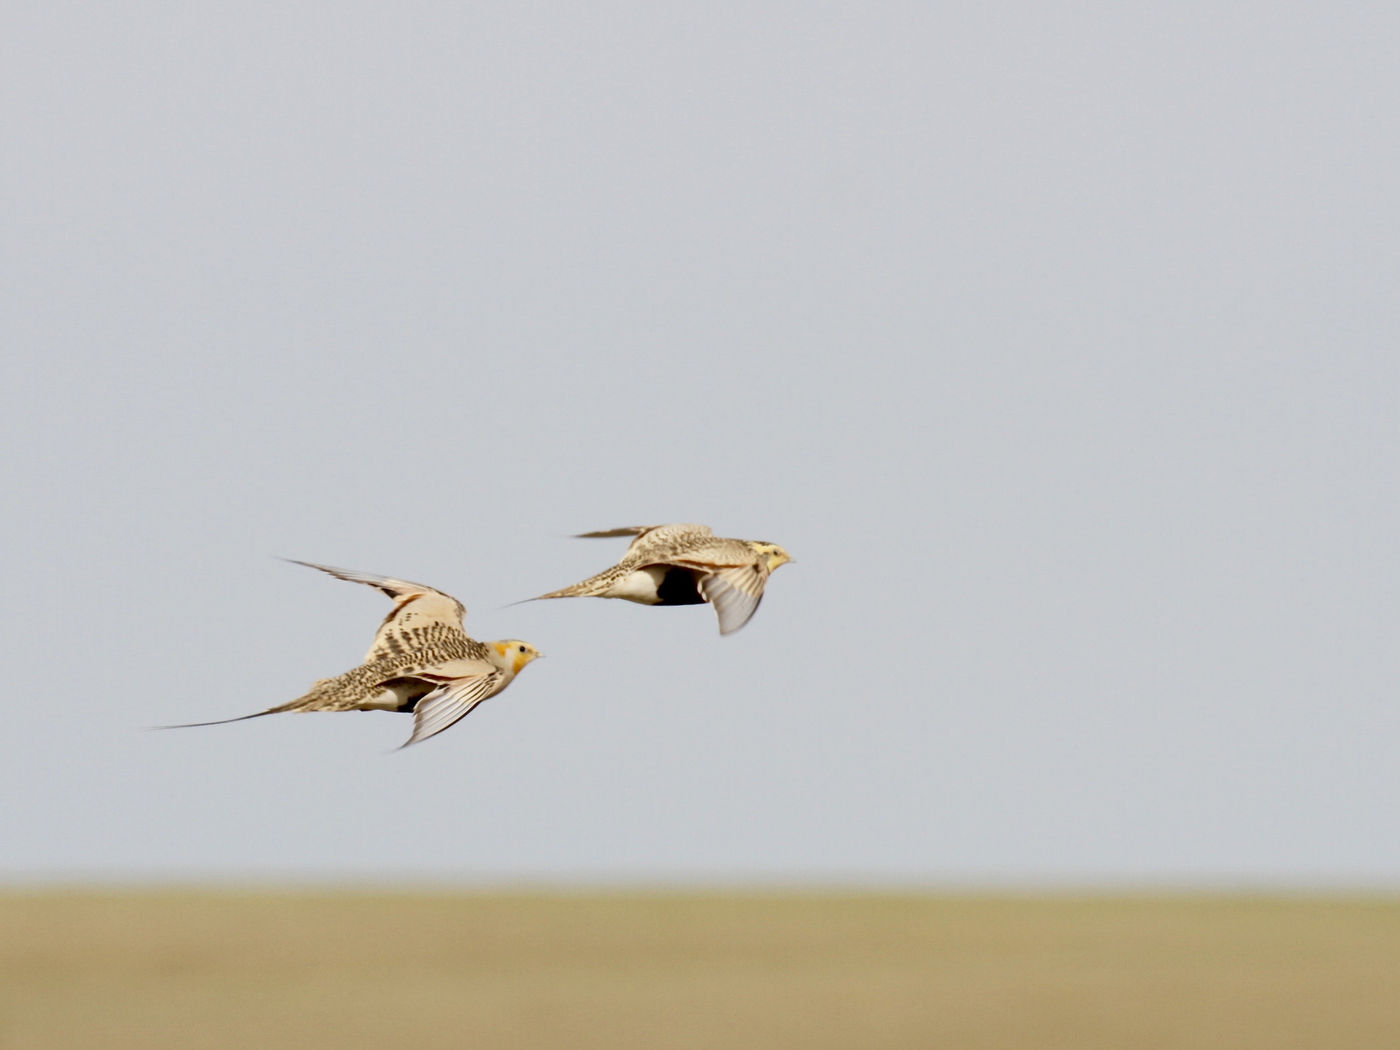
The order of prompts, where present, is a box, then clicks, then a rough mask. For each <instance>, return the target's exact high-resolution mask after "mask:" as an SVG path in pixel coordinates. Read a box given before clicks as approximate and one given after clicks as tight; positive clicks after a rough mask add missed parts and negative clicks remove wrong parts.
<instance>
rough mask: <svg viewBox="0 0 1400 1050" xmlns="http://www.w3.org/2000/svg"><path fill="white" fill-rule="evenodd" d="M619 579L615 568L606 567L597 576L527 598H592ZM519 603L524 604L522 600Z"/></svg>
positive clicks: (532, 600)
mask: <svg viewBox="0 0 1400 1050" xmlns="http://www.w3.org/2000/svg"><path fill="white" fill-rule="evenodd" d="M616 581H617V572H616V570H614V569H605V570H604V571H603V572H600V573H598V574H597V575H596V576H590V577H588V579H586V580H580V581H579V582H578V583H575V584H573V585H572V586H569V587H562V588H560V589H559V590H557V591H550V592H549V593H548V594H537V595H535V597H533V598H526V599H525V601H527V602H538V601H543V600H544V599H545V598H592V597H596V596H597V595H599V594H602V593H603V592H604V591H606V590H607V589H608V588H609V587H610V586H611V585H612V584H613V583H615V582H616ZM516 604H517V605H519V604H522V603H520V602H517V603H516Z"/></svg>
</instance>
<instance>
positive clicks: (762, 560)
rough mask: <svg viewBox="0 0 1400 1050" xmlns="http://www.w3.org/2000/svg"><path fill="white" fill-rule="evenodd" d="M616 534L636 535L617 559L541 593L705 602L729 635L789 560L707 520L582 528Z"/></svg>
mask: <svg viewBox="0 0 1400 1050" xmlns="http://www.w3.org/2000/svg"><path fill="white" fill-rule="evenodd" d="M614 536H632V537H635V538H634V539H633V540H632V544H631V546H629V547H628V548H627V553H626V554H625V555H623V557H622V560H621V561H620V562H618V563H617V564H616V565H614V566H613V567H612V568H610V569H604V570H603V571H602V572H600V573H598V575H596V576H590V577H589V578H588V579H586V580H584V581H582V582H581V583H576V584H574V585H573V586H572V587H565V588H564V589H563V590H559V591H550V592H549V593H548V594H541V595H540V596H539V598H540V599H543V598H580V597H588V598H622V599H624V600H626V601H629V602H637V603H639V604H641V605H700V604H702V603H704V602H709V603H710V604H711V605H713V606H714V607H715V612H716V614H718V616H719V633H720V634H732V633H733V632H734V631H737V630H738V629H739V628H740V627H742V626H744V624H746V623H748V622H749V618H750V617H751V616H753V614H754V612H755V611H756V610H757V609H758V603H759V602H760V601H762V600H763V588H764V585H765V584H767V582H768V577H769V576H770V575H771V574H772V572H773V570H774V569H776V568H777V567H778V566H779V565H783V564H786V563H787V562H790V561H792V558H791V557H789V555H788V552H787V551H785V550H783V548H781V547H779V546H778V545H777V544H776V543H765V542H763V541H761V540H731V539H723V538H721V537H719V536H716V535H715V534H714V533H713V532H712V531H711V530H710V529H709V527H708V526H705V525H691V524H680V525H634V526H629V527H626V528H621V529H604V530H603V531H601V532H584V533H580V538H585V539H592V538H598V537H604V538H606V537H614ZM530 600H532V601H536V600H539V599H530Z"/></svg>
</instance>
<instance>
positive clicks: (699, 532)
mask: <svg viewBox="0 0 1400 1050" xmlns="http://www.w3.org/2000/svg"><path fill="white" fill-rule="evenodd" d="M713 535H714V532H713V531H712V530H711V529H710V527H709V526H708V525H696V524H693V523H690V522H680V523H677V524H673V525H629V526H624V527H623V528H620V529H603V530H602V531H601V532H582V533H579V537H580V538H581V539H595V538H606V537H611V536H635V537H636V538H635V539H634V540H633V541H632V543H631V544H630V545H629V546H628V548H627V557H628V558H631V557H632V556H633V555H652V554H655V555H656V556H658V557H661V556H665V555H666V554H667V553H668V552H675V551H677V550H683V549H686V548H688V547H690V546H692V545H694V544H696V543H699V542H702V541H703V540H704V539H705V538H706V537H709V536H713Z"/></svg>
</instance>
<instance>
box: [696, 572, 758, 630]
mask: <svg viewBox="0 0 1400 1050" xmlns="http://www.w3.org/2000/svg"><path fill="white" fill-rule="evenodd" d="M767 582H768V574H767V573H765V572H763V571H762V570H760V569H759V568H758V567H757V566H755V565H741V566H737V567H735V568H732V569H721V570H720V571H719V572H712V573H710V574H709V575H707V576H702V577H701V578H700V593H701V595H703V596H704V598H705V600H706V601H707V602H709V603H710V604H711V605H713V606H714V607H715V613H716V614H717V615H718V616H719V633H720V634H733V633H734V632H735V631H737V630H738V629H739V628H740V627H742V626H744V624H746V623H748V622H749V619H750V618H751V617H752V616H753V614H754V613H755V612H757V611H758V603H759V602H761V601H762V600H763V586H764V584H766V583H767Z"/></svg>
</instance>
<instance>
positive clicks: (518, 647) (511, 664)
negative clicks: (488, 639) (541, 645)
mask: <svg viewBox="0 0 1400 1050" xmlns="http://www.w3.org/2000/svg"><path fill="white" fill-rule="evenodd" d="M488 648H489V649H490V650H491V652H492V654H493V658H492V660H491V662H492V663H494V664H495V665H496V666H497V667H499V668H500V669H501V670H502V671H505V672H506V674H508V675H510V676H511V677H512V678H514V677H515V676H516V675H518V674H519V673H520V669H521V668H522V667H524V666H525V665H526V664H528V663H529V662H530V661H531V660H538V659H539V658H540V657H541V656H543V655H544V653H542V652H540V651H539V650H538V649H536V648H535V647H534V646H533V645H531V644H530V643H529V642H522V641H521V640H520V639H519V638H507V639H505V640H503V641H499V642H492V643H491V644H490V645H489V646H488Z"/></svg>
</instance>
